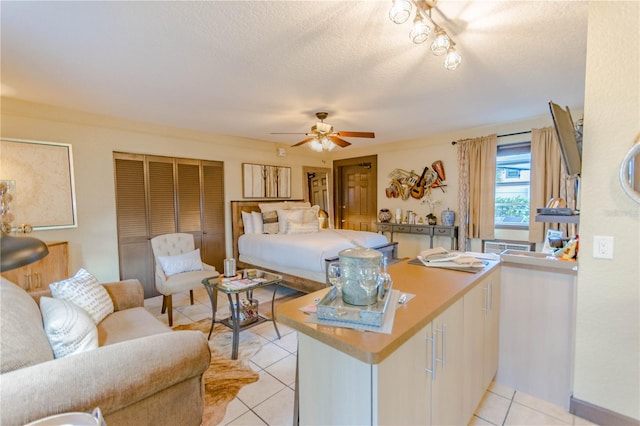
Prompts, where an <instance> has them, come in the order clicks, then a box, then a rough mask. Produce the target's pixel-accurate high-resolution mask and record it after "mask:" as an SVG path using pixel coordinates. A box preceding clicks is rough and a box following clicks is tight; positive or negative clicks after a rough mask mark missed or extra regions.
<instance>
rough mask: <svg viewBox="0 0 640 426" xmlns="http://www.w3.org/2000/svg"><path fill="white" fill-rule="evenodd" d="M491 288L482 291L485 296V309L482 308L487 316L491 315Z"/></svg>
mask: <svg viewBox="0 0 640 426" xmlns="http://www.w3.org/2000/svg"><path fill="white" fill-rule="evenodd" d="M488 293H489V286H486V287H485V288H483V289H482V294H483V295H484V300H483V302H484V308H482V312H484V314H485V315H487V314H488V313H489V294H488Z"/></svg>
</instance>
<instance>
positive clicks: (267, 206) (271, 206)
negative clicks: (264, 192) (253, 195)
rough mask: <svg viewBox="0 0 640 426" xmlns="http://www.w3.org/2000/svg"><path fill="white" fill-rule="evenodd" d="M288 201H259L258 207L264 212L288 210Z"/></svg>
mask: <svg viewBox="0 0 640 426" xmlns="http://www.w3.org/2000/svg"><path fill="white" fill-rule="evenodd" d="M287 204H288V203H287V202H286V201H281V202H278V203H258V207H259V208H260V211H261V212H262V213H266V212H273V211H276V210H287V209H289V206H288V205H287Z"/></svg>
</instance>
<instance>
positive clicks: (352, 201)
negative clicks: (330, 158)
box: [334, 156, 378, 231]
mask: <svg viewBox="0 0 640 426" xmlns="http://www.w3.org/2000/svg"><path fill="white" fill-rule="evenodd" d="M376 159H377V158H376V157H375V156H370V157H361V158H354V159H350V160H341V161H339V162H336V163H334V167H336V165H337V167H336V169H337V174H338V179H337V181H338V196H339V200H340V202H339V203H338V212H337V214H338V227H339V228H342V229H353V230H356V231H373V230H375V223H376V215H377V213H376V206H377V203H378V201H377V171H376V170H377V161H376ZM340 163H342V164H340Z"/></svg>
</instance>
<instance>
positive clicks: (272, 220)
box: [262, 210, 278, 234]
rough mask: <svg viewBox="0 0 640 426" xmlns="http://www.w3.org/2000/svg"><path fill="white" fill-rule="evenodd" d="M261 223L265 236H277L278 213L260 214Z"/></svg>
mask: <svg viewBox="0 0 640 426" xmlns="http://www.w3.org/2000/svg"><path fill="white" fill-rule="evenodd" d="M262 223H263V224H264V228H263V230H264V233H265V234H277V233H278V212H277V211H275V210H273V211H268V212H262Z"/></svg>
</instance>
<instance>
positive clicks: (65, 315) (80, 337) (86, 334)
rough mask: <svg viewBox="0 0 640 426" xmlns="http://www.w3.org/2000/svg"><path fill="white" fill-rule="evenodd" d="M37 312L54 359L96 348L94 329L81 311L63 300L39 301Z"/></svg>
mask: <svg viewBox="0 0 640 426" xmlns="http://www.w3.org/2000/svg"><path fill="white" fill-rule="evenodd" d="M40 311H41V312H42V321H43V322H44V331H45V332H46V333H47V338H48V339H49V344H51V349H52V350H53V355H54V356H55V357H56V358H62V357H65V356H67V355H73V354H76V353H80V352H84V351H88V350H91V349H96V348H97V347H98V328H97V327H96V325H95V324H94V322H93V320H92V319H91V317H89V315H88V314H87V313H86V312H85V311H84V309H82V308H80V307H78V306H76V305H74V304H73V303H71V302H67V301H66V300H63V299H53V298H51V297H41V298H40Z"/></svg>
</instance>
